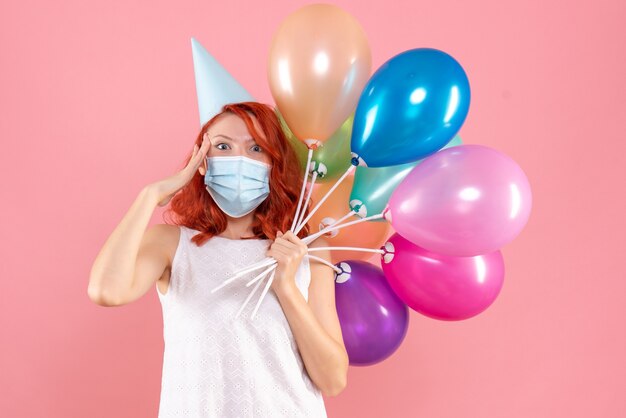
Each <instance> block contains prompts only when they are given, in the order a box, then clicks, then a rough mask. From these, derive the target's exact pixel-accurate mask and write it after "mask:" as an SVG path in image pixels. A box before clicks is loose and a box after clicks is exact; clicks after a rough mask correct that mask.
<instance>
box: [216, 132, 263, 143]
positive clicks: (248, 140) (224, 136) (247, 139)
mask: <svg viewBox="0 0 626 418" xmlns="http://www.w3.org/2000/svg"><path fill="white" fill-rule="evenodd" d="M218 136H221V137H222V138H226V139H228V140H231V141H234V139H232V138H231V137H229V136H226V135H223V134H217V135H215V136H214V137H213V138H217V137H218ZM245 140H246V142H256V141H255V140H254V138H252V137H246V138H245Z"/></svg>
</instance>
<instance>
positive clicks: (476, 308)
mask: <svg viewBox="0 0 626 418" xmlns="http://www.w3.org/2000/svg"><path fill="white" fill-rule="evenodd" d="M383 248H384V249H385V251H386V252H387V253H386V254H385V255H383V260H382V262H381V264H382V268H383V272H384V273H385V277H386V278H387V281H388V282H389V284H390V286H391V288H392V289H393V291H394V292H395V293H396V295H398V297H399V298H400V299H401V300H402V301H403V302H404V303H406V304H407V305H408V306H409V307H410V308H411V309H413V310H415V311H417V312H419V313H421V314H423V315H426V316H428V317H430V318H434V319H440V320H444V321H459V320H463V319H467V318H471V317H473V316H476V315H478V314H479V313H481V312H483V311H484V310H485V309H487V308H488V307H489V306H490V305H491V304H492V303H493V301H494V300H495V299H496V298H497V297H498V294H499V293H500V289H502V283H503V281H504V259H503V258H502V254H501V253H500V251H494V252H492V253H489V254H485V255H476V256H473V257H451V256H448V255H442V254H436V253H433V252H430V251H428V250H425V249H423V248H421V247H419V246H417V245H415V244H413V243H412V242H411V241H409V240H407V239H406V238H403V237H402V236H400V235H398V234H394V235H392V236H391V237H390V238H389V241H387V243H386V244H385V246H384V247H383Z"/></svg>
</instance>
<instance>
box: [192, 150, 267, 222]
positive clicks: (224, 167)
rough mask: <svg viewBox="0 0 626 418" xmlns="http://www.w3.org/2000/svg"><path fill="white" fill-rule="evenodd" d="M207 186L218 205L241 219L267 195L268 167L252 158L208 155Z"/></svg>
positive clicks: (205, 182) (227, 212)
mask: <svg viewBox="0 0 626 418" xmlns="http://www.w3.org/2000/svg"><path fill="white" fill-rule="evenodd" d="M207 166H208V169H207V172H206V174H205V175H204V184H205V185H206V189H207V191H208V192H209V194H210V195H211V197H212V198H213V200H215V203H216V204H217V206H219V208H220V209H222V210H223V211H224V213H226V214H227V215H229V216H232V217H233V218H240V217H242V216H244V215H247V214H248V213H250V212H252V211H253V210H254V209H256V207H257V206H259V205H260V204H261V203H262V202H263V201H264V200H265V199H266V198H267V196H268V195H269V194H270V185H269V173H270V166H269V165H268V164H265V163H263V162H260V161H256V160H253V159H252V158H248V157H244V156H241V155H237V156H226V157H207Z"/></svg>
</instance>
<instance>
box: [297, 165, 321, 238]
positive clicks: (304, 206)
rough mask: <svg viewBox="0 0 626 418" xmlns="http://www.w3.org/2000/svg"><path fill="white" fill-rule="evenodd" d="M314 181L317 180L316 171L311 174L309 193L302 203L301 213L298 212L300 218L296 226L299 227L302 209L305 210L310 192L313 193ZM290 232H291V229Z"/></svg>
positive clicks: (302, 214)
mask: <svg viewBox="0 0 626 418" xmlns="http://www.w3.org/2000/svg"><path fill="white" fill-rule="evenodd" d="M316 179H317V170H315V171H314V172H313V175H312V176H311V184H309V192H308V193H307V195H306V200H305V201H304V205H302V211H301V212H300V216H299V219H298V222H297V223H296V225H300V222H301V221H302V218H304V209H305V208H306V205H308V204H309V200H311V192H312V191H313V186H314V185H315V180H316ZM292 230H293V227H292Z"/></svg>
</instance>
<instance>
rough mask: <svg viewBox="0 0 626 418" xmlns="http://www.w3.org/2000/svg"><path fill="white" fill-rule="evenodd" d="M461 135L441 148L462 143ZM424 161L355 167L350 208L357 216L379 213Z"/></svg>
mask: <svg viewBox="0 0 626 418" xmlns="http://www.w3.org/2000/svg"><path fill="white" fill-rule="evenodd" d="M462 144H463V142H461V137H460V136H459V135H455V136H454V138H452V140H451V141H450V142H448V143H447V144H446V145H445V146H444V147H443V148H441V149H442V150H443V149H446V148H450V147H455V146H457V145H462ZM422 161H424V158H422V159H420V160H417V161H414V162H411V163H405V164H399V165H392V166H389V167H357V168H356V171H355V172H354V183H353V185H352V191H351V193H350V203H349V204H350V209H352V210H354V211H355V212H357V214H358V216H360V217H361V218H365V217H366V216H372V215H376V214H377V213H381V212H382V211H383V210H384V209H385V207H386V206H387V204H388V203H389V199H390V198H391V195H392V193H393V192H394V190H396V187H398V184H400V183H401V182H402V180H404V178H405V177H406V176H407V175H408V174H409V173H410V172H411V170H413V168H414V167H415V166H416V165H418V164H420V163H421V162H422ZM370 222H386V221H385V219H373V220H371V221H370Z"/></svg>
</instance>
